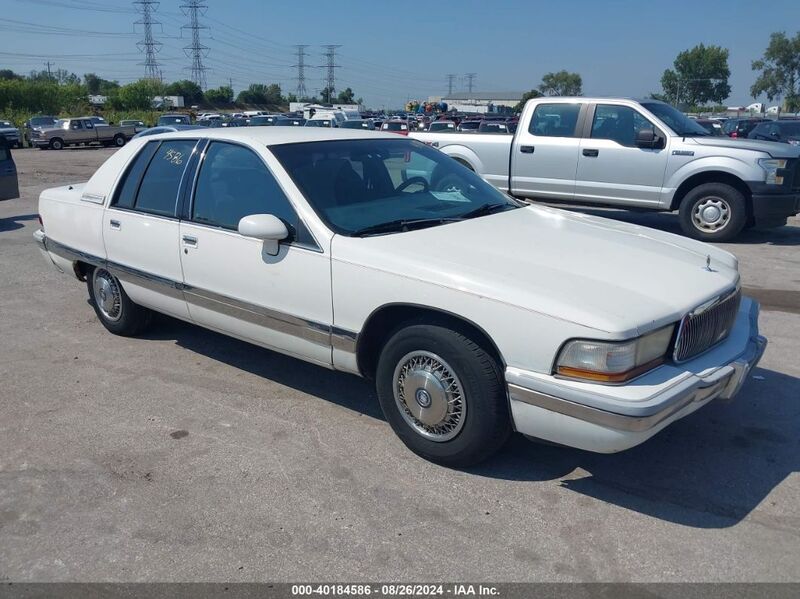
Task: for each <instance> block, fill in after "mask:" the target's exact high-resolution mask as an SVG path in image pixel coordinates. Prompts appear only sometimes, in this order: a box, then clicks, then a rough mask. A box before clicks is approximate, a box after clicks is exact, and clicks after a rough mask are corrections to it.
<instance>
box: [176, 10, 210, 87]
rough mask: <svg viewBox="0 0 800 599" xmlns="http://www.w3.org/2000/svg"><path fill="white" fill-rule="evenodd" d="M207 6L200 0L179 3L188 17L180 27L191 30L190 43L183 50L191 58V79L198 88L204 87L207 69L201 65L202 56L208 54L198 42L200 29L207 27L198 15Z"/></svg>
mask: <svg viewBox="0 0 800 599" xmlns="http://www.w3.org/2000/svg"><path fill="white" fill-rule="evenodd" d="M207 9H208V6H206V5H205V4H203V3H202V0H186V4H182V5H181V10H182V11H183V14H185V15H186V16H188V17H189V24H188V25H184V26H183V27H182V28H181V29H182V30H183V29H191V30H192V43H191V44H190V45H188V46H186V47H184V49H183V51H184V52H186V56H189V57H190V58H191V59H192V66H191V67H190V68H191V70H192V81H194V82H195V83H196V84H197V85H199V86H200V89H205V88H206V71H207V70H208V69H207V67H206V66H205V65H203V58H205V57H207V56H208V46H206V45H204V44H202V43H201V42H200V30H201V29H207V27H206V26H205V25H202V24H201V23H200V15H201V14H203V15H205V14H206V10H207Z"/></svg>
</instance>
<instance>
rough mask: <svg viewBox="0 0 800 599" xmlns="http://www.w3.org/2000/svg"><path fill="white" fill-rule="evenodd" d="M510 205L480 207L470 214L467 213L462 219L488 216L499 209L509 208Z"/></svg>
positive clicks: (484, 205)
mask: <svg viewBox="0 0 800 599" xmlns="http://www.w3.org/2000/svg"><path fill="white" fill-rule="evenodd" d="M508 207H509V204H482V205H481V206H478V207H477V208H475V209H474V210H470V211H469V212H465V213H464V214H462V215H461V218H475V217H476V216H486V215H487V214H491V213H492V212H494V211H495V210H497V209H498V208H503V209H505V208H508Z"/></svg>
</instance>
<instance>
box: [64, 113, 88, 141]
mask: <svg viewBox="0 0 800 599" xmlns="http://www.w3.org/2000/svg"><path fill="white" fill-rule="evenodd" d="M94 139H95V132H94V127H93V126H92V122H91V121H89V120H86V121H84V120H82V119H73V120H71V121H70V122H69V136H68V138H67V139H66V140H64V141H66V142H67V143H71V144H77V143H87V142H90V141H94Z"/></svg>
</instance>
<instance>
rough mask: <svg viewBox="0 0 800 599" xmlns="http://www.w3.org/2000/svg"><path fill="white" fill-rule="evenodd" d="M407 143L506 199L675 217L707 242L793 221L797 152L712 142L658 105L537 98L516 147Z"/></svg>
mask: <svg viewBox="0 0 800 599" xmlns="http://www.w3.org/2000/svg"><path fill="white" fill-rule="evenodd" d="M410 136H411V137H412V138H415V139H419V140H420V141H423V142H425V143H427V144H430V145H431V146H433V147H436V148H438V149H440V150H441V151H442V152H444V153H445V154H448V155H450V156H451V157H453V158H455V159H456V160H458V161H459V162H461V163H462V164H464V165H466V166H467V167H469V168H470V169H472V170H473V171H475V172H476V173H478V174H480V175H481V176H482V177H483V178H484V179H486V180H487V181H488V182H490V183H492V184H493V185H495V186H496V187H498V188H499V189H501V190H503V191H507V192H510V193H511V195H513V196H516V197H520V198H527V199H541V200H544V201H548V202H554V201H555V202H567V203H573V204H583V205H589V206H592V205H594V206H611V207H615V208H630V209H637V210H642V209H644V210H661V211H671V210H677V211H678V212H679V215H680V222H681V227H682V229H683V231H684V233H685V234H686V235H689V236H690V237H694V238H695V239H701V240H704V241H727V240H730V239H732V238H734V237H735V236H736V235H738V234H739V233H740V232H741V231H742V229H744V228H745V227H748V226H754V225H755V226H760V227H776V226H781V225H784V224H786V219H787V217H789V216H793V215H795V214H797V213H798V212H800V159H798V158H799V157H800V148H798V147H794V146H791V145H788V144H781V143H774V142H763V141H753V140H742V139H738V140H737V139H730V138H727V137H713V136H711V135H710V134H709V133H708V132H707V131H706V130H705V129H703V127H701V126H700V125H698V124H697V123H695V122H694V121H692V120H691V119H689V118H687V117H686V116H685V115H684V114H683V113H681V112H679V111H678V110H676V109H675V108H673V107H672V106H670V105H669V104H665V103H663V102H659V101H657V100H641V101H637V100H627V99H619V98H583V97H576V98H566V97H565V98H537V99H533V100H530V101H528V103H527V104H526V105H525V108H524V110H523V111H522V115H521V118H520V122H519V126H518V128H517V131H516V133H515V135H514V137H513V138H512V137H510V136H504V135H491V134H480V133H478V134H475V133H471V134H458V133H449V132H443V133H411V135H410Z"/></svg>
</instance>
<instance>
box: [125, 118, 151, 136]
mask: <svg viewBox="0 0 800 599" xmlns="http://www.w3.org/2000/svg"><path fill="white" fill-rule="evenodd" d="M119 126H120V127H133V129H134V131H136V133H141V132H142V131H144V130H145V129H147V125H146V124H145V122H144V121H139V120H136V119H122V120H121V121H120V122H119Z"/></svg>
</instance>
